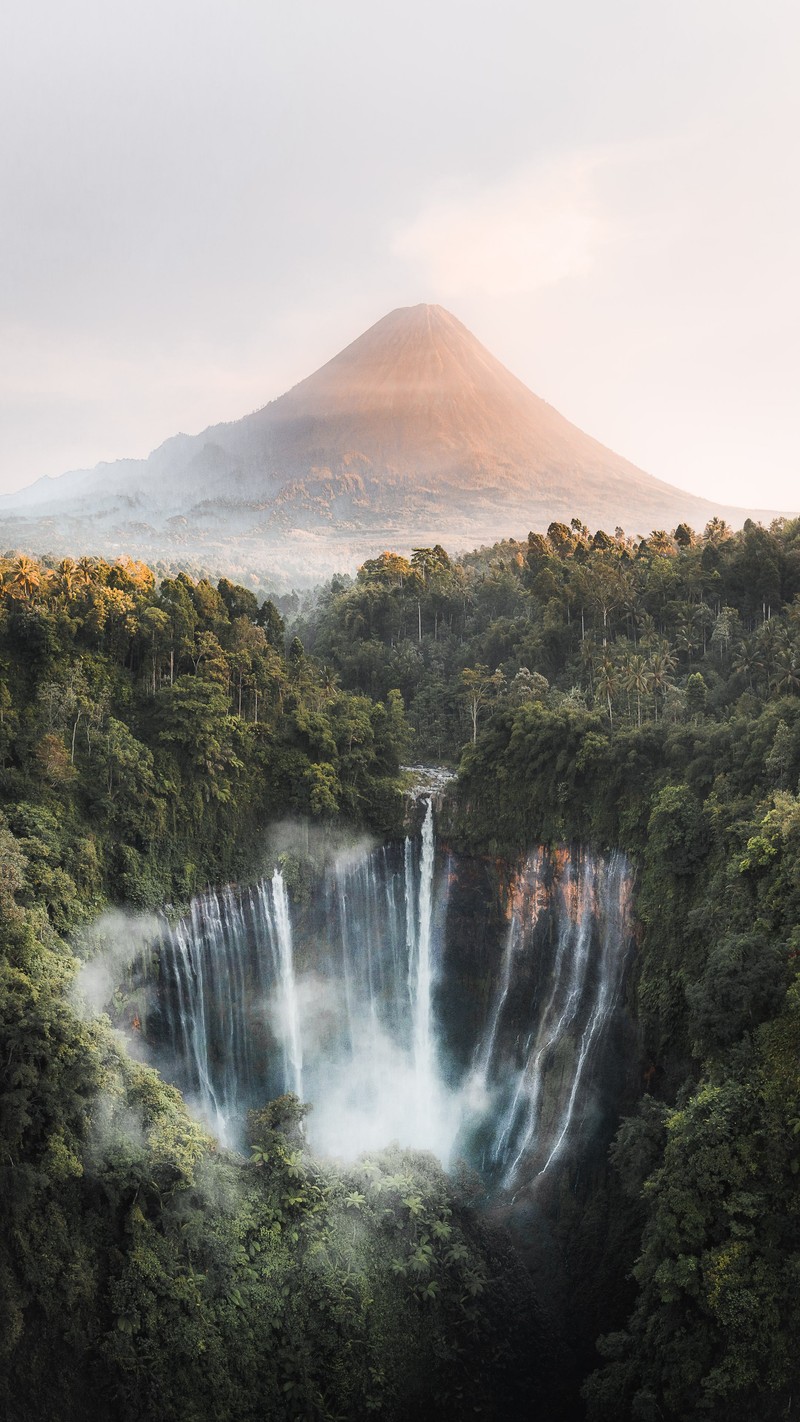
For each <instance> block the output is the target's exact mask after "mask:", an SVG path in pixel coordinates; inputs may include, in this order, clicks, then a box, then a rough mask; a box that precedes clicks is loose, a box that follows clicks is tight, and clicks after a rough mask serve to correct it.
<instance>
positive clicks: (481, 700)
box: [461, 665, 505, 745]
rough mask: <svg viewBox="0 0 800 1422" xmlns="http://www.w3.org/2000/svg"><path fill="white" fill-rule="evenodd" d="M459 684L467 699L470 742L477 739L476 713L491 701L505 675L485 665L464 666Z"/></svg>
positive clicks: (502, 684)
mask: <svg viewBox="0 0 800 1422" xmlns="http://www.w3.org/2000/svg"><path fill="white" fill-rule="evenodd" d="M461 684H462V686H463V688H464V694H465V696H466V699H467V706H468V708H469V714H470V719H471V722H472V742H473V745H474V744H475V742H476V740H477V739H478V713H479V711H480V710H481V708H482V707H483V706H485V705H487V704H488V703H489V702H491V701H493V700H494V699H495V697H496V696H497V695H498V694H499V692H500V690H501V689H502V687H503V686H504V684H505V677H504V676H503V673H502V672H501V671H500V670H499V668H498V670H497V671H494V672H490V671H489V668H488V667H486V666H480V665H479V666H476V667H465V669H464V671H462V673H461Z"/></svg>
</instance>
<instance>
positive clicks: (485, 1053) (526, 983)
mask: <svg viewBox="0 0 800 1422" xmlns="http://www.w3.org/2000/svg"><path fill="white" fill-rule="evenodd" d="M414 808H415V810H416V818H417V821H418V832H417V833H415V834H409V835H408V836H407V837H406V838H405V840H404V842H399V841H395V842H388V843H386V844H384V845H380V846H377V847H376V846H374V845H372V844H369V843H361V844H356V845H355V846H352V847H349V848H343V847H341V846H339V847H337V846H336V845H335V844H334V845H332V846H329V847H328V853H327V854H326V856H325V862H323V863H320V862H317V864H316V865H315V866H313V867H312V868H311V870H310V871H307V872H306V874H305V876H304V877H301V876H300V875H299V874H298V873H297V861H294V864H290V865H289V866H288V867H286V864H285V865H284V869H283V870H282V869H281V867H275V868H274V869H273V871H272V872H271V873H269V872H268V873H267V874H265V875H264V877H262V878H260V879H258V880H257V882H256V883H254V884H252V885H251V886H249V887H248V886H246V887H240V888H239V887H235V886H227V887H225V888H222V889H220V890H217V891H213V890H209V891H207V892H206V893H204V894H202V895H200V896H198V897H196V898H195V899H194V900H193V901H192V904H191V907H190V911H189V913H188V914H187V915H186V916H185V917H182V918H181V919H180V920H179V921H178V922H177V923H170V922H169V920H168V919H167V918H166V917H164V918H163V919H162V925H161V932H160V937H159V940H158V941H157V942H156V943H154V944H153V945H152V946H151V948H150V949H148V951H147V952H146V954H145V955H144V957H143V958H142V959H141V960H140V962H139V963H138V964H137V966H136V969H135V974H134V981H135V983H136V990H135V991H134V993H133V995H132V997H131V999H130V1003H131V1004H135V1008H134V1006H130V1005H129V1012H133V1011H134V1010H135V1014H136V1021H137V1024H139V1025H140V1027H141V1032H142V1036H143V1038H144V1041H145V1043H146V1044H147V1048H148V1050H149V1052H150V1053H151V1055H152V1060H153V1062H154V1063H155V1064H156V1065H158V1066H159V1068H160V1069H161V1071H162V1074H163V1075H165V1076H166V1077H167V1079H169V1080H172V1081H174V1082H175V1084H176V1085H177V1086H179V1087H180V1089H181V1091H182V1092H183V1094H184V1095H185V1097H186V1099H187V1100H188V1101H189V1103H190V1104H191V1105H192V1106H193V1108H194V1109H195V1110H196V1112H197V1113H198V1115H199V1116H200V1118H201V1119H202V1120H203V1121H204V1123H205V1124H207V1126H208V1127H209V1128H210V1129H211V1130H213V1131H214V1132H215V1133H216V1134H217V1136H218V1137H219V1139H220V1141H221V1142H222V1143H223V1144H226V1145H229V1146H235V1147H237V1146H241V1142H242V1139H243V1132H244V1124H245V1116H246V1112H247V1111H248V1109H255V1108H258V1107H260V1106H262V1105H263V1104H264V1102H265V1101H267V1100H269V1099H271V1098H275V1097H278V1096H280V1095H282V1094H284V1093H286V1092H294V1093H295V1094H296V1095H297V1097H298V1098H300V1099H301V1100H304V1101H307V1102H309V1103H310V1104H311V1106H312V1108H313V1109H312V1112H311V1115H310V1117H309V1120H308V1123H307V1136H308V1145H309V1148H310V1149H311V1150H312V1151H313V1152H317V1153H319V1154H321V1155H323V1156H331V1157H340V1158H344V1159H354V1158H355V1157H357V1156H359V1155H360V1154H362V1153H364V1152H368V1151H370V1150H376V1149H380V1148H382V1147H384V1146H386V1145H388V1144H390V1143H391V1142H393V1141H396V1142H398V1143H399V1144H400V1145H401V1146H404V1147H411V1148H416V1149H425V1150H431V1151H433V1152H434V1154H435V1155H436V1156H437V1157H438V1158H439V1159H440V1160H441V1161H442V1162H443V1163H444V1164H445V1165H446V1166H447V1165H450V1164H452V1163H453V1162H455V1161H456V1160H459V1159H464V1160H466V1161H467V1162H468V1164H469V1165H470V1166H472V1167H473V1168H474V1169H476V1170H477V1171H479V1172H480V1174H481V1175H482V1176H483V1178H484V1180H485V1181H486V1182H487V1184H488V1185H489V1186H490V1187H491V1189H492V1191H493V1192H494V1193H496V1194H499V1195H508V1194H509V1193H511V1194H514V1193H516V1192H517V1191H522V1192H523V1193H525V1192H531V1191H534V1190H535V1189H537V1188H538V1187H539V1185H540V1184H542V1183H544V1182H545V1178H546V1177H547V1176H548V1173H549V1172H551V1173H552V1172H554V1171H555V1167H556V1166H560V1165H563V1164H564V1163H565V1162H567V1161H570V1160H572V1159H574V1157H575V1156H576V1155H577V1156H579V1155H580V1152H581V1151H582V1150H584V1149H586V1148H587V1146H588V1145H591V1143H592V1141H593V1139H594V1137H595V1136H597V1135H598V1133H599V1134H600V1135H601V1136H604V1137H605V1139H606V1140H607V1139H608V1136H609V1134H610V1131H609V1128H610V1129H611V1130H613V1128H614V1125H615V1122H616V1117H617V1114H618V1111H619V1098H620V1092H621V1089H622V1084H623V1081H624V1078H625V1070H626V1063H625V1057H626V1050H625V1048H626V1042H627V1046H628V1048H629V1050H628V1053H627V1055H628V1056H629V1057H631V1058H632V1057H635V1048H633V1047H632V1046H631V1042H630V1030H631V1029H630V1025H629V1023H628V1022H627V1019H626V1014H625V1010H624V981H625V974H626V968H627V966H628V964H629V962H630V959H631V952H632V941H633V923H632V914H631V884H632V874H631V869H630V866H629V865H628V863H627V861H626V859H625V857H624V855H622V854H612V855H610V856H608V857H607V858H604V857H602V856H600V855H599V854H596V853H592V852H590V851H589V850H581V849H580V848H578V847H572V848H569V847H567V846H562V847H560V848H558V849H556V850H546V849H543V848H539V849H536V850H534V851H532V852H531V853H529V854H528V855H526V856H522V857H521V858H520V860H519V862H518V863H516V864H503V863H497V864H491V863H489V862H488V861H486V860H480V859H477V860H476V859H474V858H470V857H468V856H464V855H460V854H459V853H458V852H456V851H455V850H454V849H453V848H452V847H449V846H448V845H447V844H446V843H443V842H441V841H440V840H439V839H438V837H437V834H436V829H435V812H434V804H433V797H432V796H427V797H426V798H423V799H421V800H420V801H419V802H418V804H417V805H416V806H415V807H414ZM283 858H284V861H286V859H287V856H283ZM278 864H280V859H279V861H278ZM292 868H294V870H295V889H294V891H292V889H291V888H290V887H289V884H287V879H289V880H290V881H291V879H292V872H291V871H292Z"/></svg>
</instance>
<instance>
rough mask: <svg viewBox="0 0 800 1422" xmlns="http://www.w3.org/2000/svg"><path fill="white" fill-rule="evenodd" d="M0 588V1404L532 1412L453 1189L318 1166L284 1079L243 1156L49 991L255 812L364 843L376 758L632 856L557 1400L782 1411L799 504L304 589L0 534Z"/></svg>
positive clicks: (189, 1413) (651, 1410)
mask: <svg viewBox="0 0 800 1422" xmlns="http://www.w3.org/2000/svg"><path fill="white" fill-rule="evenodd" d="M0 599H1V600H0V838H2V841H3V844H2V877H1V878H0V894H2V928H1V929H0V932H2V950H3V954H2V960H1V961H0V973H2V979H0V1019H1V1020H2V1027H1V1028H0V1082H1V1083H2V1086H1V1088H0V1090H1V1092H2V1094H1V1095H0V1113H1V1114H0V1145H1V1146H2V1151H1V1152H0V1171H2V1181H0V1187H1V1188H0V1212H2V1224H3V1227H2V1243H0V1309H2V1314H3V1317H2V1327H0V1349H2V1350H3V1367H2V1382H0V1387H2V1389H4V1393H3V1405H4V1408H5V1411H6V1413H7V1415H9V1417H11V1418H13V1419H19V1422H37V1419H39V1418H45V1417H47V1418H57V1419H61V1418H64V1419H70V1422H71V1419H73V1418H76V1419H77V1418H79V1417H83V1416H86V1415H89V1414H91V1415H96V1416H98V1417H105V1416H108V1417H111V1416H114V1417H122V1418H134V1417H137V1418H141V1417H152V1418H153V1419H155V1418H159V1419H161V1418H164V1419H169V1418H175V1419H178V1418H180V1419H195V1418H196V1419H198V1422H200V1419H205V1418H208V1417H212V1416H213V1417H215V1418H216V1417H219V1418H226V1417H229V1418H231V1419H233V1418H248V1417H256V1416H261V1415H263V1414H264V1413H265V1412H266V1413H268V1414H269V1415H271V1416H276V1417H286V1418H296V1417H297V1418H301V1417H302V1418H305V1417H315V1418H316V1417H318V1418H354V1419H356V1418H360V1417H362V1416H364V1417H366V1416H369V1415H375V1416H382V1417H387V1418H404V1417H407V1416H410V1415H419V1416H421V1417H422V1416H428V1415H430V1416H454V1417H458V1416H467V1415H470V1416H471V1415H474V1414H476V1413H477V1414H479V1415H482V1416H487V1417H497V1418H498V1419H499V1418H513V1417H516V1416H520V1417H522V1416H526V1417H527V1416H536V1415H540V1416H541V1417H543V1418H549V1417H558V1416H562V1415H566V1413H565V1412H564V1411H563V1409H562V1399H561V1394H560V1379H561V1377H562V1375H563V1374H564V1372H565V1371H566V1370H567V1368H568V1366H569V1365H568V1361H567V1360H566V1358H565V1356H564V1355H563V1354H562V1353H561V1352H560V1348H559V1342H558V1340H557V1339H556V1338H555V1337H554V1336H553V1332H552V1327H551V1325H550V1324H549V1323H548V1319H547V1316H546V1313H545V1311H544V1310H543V1309H542V1306H541V1304H540V1303H539V1302H538V1300H537V1295H536V1280H535V1279H533V1280H531V1279H530V1278H529V1277H528V1276H527V1275H526V1273H525V1270H524V1269H523V1267H522V1265H521V1264H520V1263H519V1261H518V1259H517V1257H516V1256H515V1254H514V1252H513V1250H512V1249H511V1247H510V1245H509V1244H508V1243H507V1242H506V1239H505V1236H504V1235H502V1234H499V1233H497V1232H495V1231H494V1230H493V1229H492V1228H490V1225H489V1223H488V1221H487V1219H486V1218H485V1216H483V1215H482V1214H481V1213H480V1212H479V1211H477V1210H476V1209H475V1208H474V1204H473V1203H471V1198H472V1197H471V1191H472V1190H473V1189H474V1182H470V1181H469V1180H468V1179H466V1178H464V1179H462V1180H457V1181H455V1182H454V1181H452V1180H448V1178H447V1177H446V1176H445V1175H444V1174H443V1172H441V1171H440V1170H439V1169H438V1168H437V1167H436V1166H435V1165H434V1164H433V1162H432V1161H431V1159H430V1158H426V1157H424V1156H412V1155H409V1154H407V1153H406V1154H398V1153H397V1152H395V1153H387V1154H385V1155H384V1156H381V1157H376V1158H375V1159H374V1160H371V1161H368V1162H364V1163H362V1164H361V1165H357V1166H354V1167H352V1168H351V1169H350V1170H342V1169H334V1168H333V1167H331V1166H329V1165H323V1164H320V1163H319V1162H315V1161H313V1160H311V1159H310V1158H309V1157H308V1156H307V1155H306V1154H305V1152H303V1150H302V1137H301V1135H300V1134H299V1129H298V1121H299V1116H300V1114H301V1108H300V1107H299V1105H298V1103H296V1102H294V1101H293V1100H291V1099H286V1100H283V1101H281V1102H278V1103H274V1104H273V1105H271V1106H267V1104H266V1103H265V1109H264V1111H263V1112H261V1113H258V1114H257V1115H256V1116H255V1117H254V1118H253V1120H252V1123H251V1153H250V1158H249V1159H247V1160H245V1159H241V1158H238V1157H235V1156H233V1155H230V1154H227V1153H225V1152H221V1151H219V1150H218V1149H217V1148H216V1146H215V1144H214V1142H213V1141H212V1140H211V1139H210V1138H209V1137H208V1136H206V1135H205V1134H204V1132H203V1131H201V1129H200V1128H199V1127H198V1126H197V1125H196V1124H195V1123H194V1122H193V1121H192V1120H191V1118H190V1117H189V1116H188V1114H187V1113H186V1111H185V1109H184V1107H183V1104H182V1102H181V1100H180V1097H179V1096H178V1095H177V1093H176V1092H175V1091H174V1090H172V1089H171V1088H169V1087H167V1086H165V1085H164V1084H163V1083H162V1082H161V1081H160V1079H159V1078H158V1077H157V1076H156V1075H155V1073H153V1072H152V1071H151V1070H150V1069H148V1068H146V1067H144V1066H142V1065H141V1064H139V1063H136V1062H133V1061H132V1060H131V1059H130V1058H129V1057H128V1056H127V1055H126V1054H125V1052H124V1050H123V1048H122V1046H121V1044H120V1041H119V1039H118V1038H117V1037H116V1036H115V1035H114V1034H113V1032H112V1031H111V1029H110V1027H109V1025H108V1023H107V1022H106V1021H105V1020H104V1019H97V1018H95V1017H93V1016H91V1015H90V1014H88V1013H87V1012H86V1010H85V1009H82V1007H81V1005H80V1001H79V998H78V997H77V996H76V993H75V989H74V981H75V977H76V973H77V972H78V969H79V967H80V962H79V956H78V952H77V951H76V948H75V946H74V943H75V942H76V941H77V940H75V932H76V930H77V929H78V928H79V927H80V925H81V924H83V923H85V922H87V921H88V920H90V919H91V918H93V917H94V916H95V915H96V914H97V913H98V912H99V911H100V910H101V909H102V908H103V907H104V906H106V905H108V904H110V903H113V904H117V905H121V906H131V907H136V908H141V907H145V906H157V905H159V904H163V903H176V904H177V903H181V902H185V901H186V900H187V899H188V897H189V896H190V895H191V894H192V893H193V892H194V891H196V890H197V889H199V888H200V887H202V886H203V885H204V884H207V883H214V882H224V881H226V880H229V879H231V878H233V877H236V876H246V875H247V874H248V873H251V872H254V871H255V870H256V869H257V868H258V867H259V863H260V860H261V857H262V856H263V850H264V842H265V840H264V837H265V834H266V832H267V830H268V827H269V825H270V824H272V823H274V822H275V821H276V820H280V819H281V818H283V817H284V816H286V815H295V816H305V817H310V818H314V819H317V820H319V821H321V822H323V823H328V822H332V821H333V820H335V819H336V818H341V817H343V818H345V819H347V820H348V821H350V822H352V823H355V824H358V825H361V826H364V827H366V828H368V829H370V830H371V831H372V832H374V833H375V834H377V835H379V836H388V835H391V834H393V833H397V832H398V831H399V828H400V826H401V823H402V794H401V785H400V780H399V778H398V772H399V767H400V764H401V761H403V760H405V759H407V758H409V757H412V756H413V757H415V758H418V759H420V760H430V759H433V760H438V761H444V762H447V763H449V764H451V765H453V766H454V767H457V768H458V771H459V774H458V781H457V784H456V789H455V792H454V794H453V796H452V797H451V800H450V805H449V809H448V833H449V834H450V836H451V837H452V839H453V842H454V843H457V844H458V845H460V846H462V847H463V848H465V849H467V850H470V851H472V852H474V853H477V854H489V855H493V856H498V855H505V856H508V857H511V858H513V857H514V856H518V855H519V854H520V853H521V852H522V851H524V850H525V849H526V848H528V847H529V846H530V845H532V844H534V843H539V842H544V843H548V844H552V843H557V842H562V841H577V842H584V843H589V844H592V845H595V846H598V847H601V848H603V847H619V848H622V849H625V850H626V851H627V853H628V854H629V855H630V857H631V859H632V860H633V862H634V864H635V866H636V870H637V885H638V887H637V914H638V919H639V925H640V928H639V952H638V958H637V964H636V971H635V974H634V980H633V982H632V985H631V989H630V992H631V1000H630V1008H631V1011H632V1012H633V1013H634V1014H635V1018H636V1022H637V1028H638V1035H639V1043H640V1053H641V1063H640V1065H641V1081H640V1092H639V1095H638V1099H637V1100H636V1101H632V1102H631V1103H630V1107H631V1109H630V1112H629V1114H628V1115H626V1117H625V1119H624V1120H623V1121H622V1124H621V1126H620V1129H619V1132H618V1134H617V1136H616V1139H615V1141H614V1144H613V1146H612V1150H611V1156H610V1161H609V1164H608V1167H607V1169H606V1170H605V1171H604V1173H603V1178H602V1180H601V1181H599V1182H597V1181H596V1182H595V1185H596V1188H597V1191H598V1192H599V1193H598V1198H599V1196H600V1195H602V1212H604V1214H603V1218H604V1219H605V1221H606V1222H608V1221H610V1222H611V1224H610V1232H611V1234H612V1235H613V1238H614V1239H615V1240H619V1241H623V1243H622V1244H621V1245H620V1250H619V1258H618V1259H617V1260H616V1262H615V1268H616V1277H617V1280H618V1281H622V1282H623V1284H624V1286H622V1284H621V1285H620V1287H619V1288H615V1289H614V1290H613V1291H612V1292H613V1298H612V1297H609V1300H608V1304H607V1312H606V1313H605V1314H604V1313H603V1307H602V1299H601V1300H600V1302H599V1304H598V1306H597V1307H596V1308H595V1310H594V1315H595V1316H596V1321H597V1324H598V1330H601V1331H602V1333H603V1336H602V1338H601V1340H600V1344H599V1350H600V1357H601V1359H602V1360H603V1361H602V1362H601V1366H600V1367H599V1368H598V1369H597V1371H595V1372H594V1374H593V1375H592V1376H591V1377H590V1378H589V1380H588V1382H587V1383H586V1390H585V1395H586V1406H587V1408H588V1411H589V1415H590V1417H592V1418H596V1419H605V1418H608V1419H611V1418H625V1417H630V1418H637V1419H656V1418H659V1419H660V1418H674V1419H684V1418H698V1419H700V1418H705V1417H719V1418H722V1417H725V1418H733V1419H737V1418H742V1419H744V1418H745V1417H747V1418H749V1417H751V1416H753V1415H756V1416H758V1417H763V1418H778V1417H783V1416H785V1415H787V1414H788V1412H789V1409H790V1407H791V1398H792V1395H793V1392H794V1391H795V1390H796V1388H797V1385H798V1376H797V1373H798V1367H797V1363H796V1359H795V1351H794V1347H793V1337H794V1333H795V1331H796V1328H797V1326H798V1324H800V1318H799V1317H798V1314H799V1313H800V1303H798V1300H800V1287H798V1286H799V1285H800V1218H799V1214H800V1211H799V1208H798V1207H799V1205H800V1201H799V1200H798V1184H799V1183H800V984H799V983H798V976H797V974H798V962H797V955H798V951H800V799H799V798H798V780H799V779H800V523H796V522H795V523H789V522H780V523H777V524H775V525H773V526H772V528H771V529H769V530H766V529H763V528H761V527H757V526H755V525H752V524H747V525H745V528H744V530H742V531H741V532H740V533H736V534H732V533H731V531H730V530H729V529H727V528H726V527H725V526H724V525H723V524H721V523H719V522H716V521H715V522H713V523H712V524H710V525H709V526H708V528H707V529H706V530H705V532H704V533H703V534H702V535H695V534H694V533H693V531H692V530H691V529H689V528H687V527H685V526H681V527H679V528H678V529H676V530H675V531H674V533H673V534H671V535H667V534H666V533H663V532H660V533H654V534H653V535H651V537H650V538H648V539H646V540H638V541H636V540H631V539H629V538H627V537H626V536H625V535H624V533H622V531H621V530H617V531H616V532H615V533H614V534H613V535H609V534H606V533H603V532H597V533H595V534H594V535H591V534H590V533H589V531H588V530H587V529H586V528H584V526H583V525H582V524H581V523H580V522H579V521H578V520H573V523H572V525H571V526H570V527H566V526H565V525H562V524H554V525H551V527H550V529H549V530H548V533H547V535H546V536H545V535H540V534H531V535H530V536H529V538H528V540H527V542H524V543H522V542H513V541H509V542H508V543H503V544H501V545H498V546H496V547H494V548H491V549H485V550H480V551H479V552H476V553H474V554H471V555H468V556H466V557H464V558H462V559H460V560H454V559H452V558H450V557H449V556H448V554H447V553H446V552H445V550H443V549H442V548H440V547H438V546H437V547H434V548H426V549H418V550H416V552H415V553H414V554H413V555H412V557H411V558H410V559H405V558H403V557H400V556H399V555H396V554H392V553H386V554H383V555H382V556H381V557H379V558H376V559H374V560H372V561H370V562H369V563H367V564H365V565H364V567H363V568H361V569H360V570H359V573H358V575H357V577H356V578H355V579H354V580H350V579H349V578H336V579H333V580H332V581H331V582H330V583H329V584H328V585H327V586H326V587H325V588H323V589H321V590H320V591H319V592H318V593H317V594H315V595H314V597H313V598H310V599H306V601H305V603H304V604H302V605H301V604H299V603H298V600H297V599H293V598H287V599H283V600H281V599H278V600H277V605H276V604H275V603H272V602H270V601H267V602H264V603H261V604H259V602H258V601H257V599H256V598H255V596H254V595H253V594H252V593H251V592H249V591H248V590H246V589H244V588H242V587H238V586H236V585H234V584H232V583H230V582H228V581H226V580H225V579H222V580H221V581H220V582H219V583H218V584H217V585H216V586H213V585H212V584H211V583H210V582H208V581H206V580H202V579H201V580H200V581H194V580H193V579H192V578H190V577H188V576H186V575H181V576H178V577H177V578H166V579H164V580H162V581H161V583H160V584H159V585H156V583H155V580H154V578H153V575H152V574H151V573H150V572H149V570H147V569H146V568H144V567H142V566H141V565H138V564H134V563H131V562H129V561H126V560H120V561H118V562H116V563H113V564H108V563H106V562H104V561H102V560H97V559H81V560H80V561H78V562H77V563H76V562H72V561H71V560H64V561H62V562H61V563H60V564H58V565H57V566H52V567H51V566H47V565H46V564H44V563H36V562H34V561H32V560H30V559H27V558H25V557H22V556H19V557H14V558H8V559H6V560H5V562H4V564H3V567H2V588H1V589H0ZM284 618H285V619H286V623H285V622H284ZM287 624H288V625H287ZM71 944H73V946H71ZM585 1203H586V1202H585V1201H584V1204H585ZM602 1212H601V1213H602ZM598 1217H599V1216H598ZM569 1220H570V1221H574V1215H570V1216H569ZM565 1227H566V1226H565ZM600 1253H601V1251H600V1250H599V1249H598V1252H597V1257H598V1258H599V1255H600ZM586 1259H587V1260H588V1264H589V1267H590V1268H591V1267H592V1259H593V1256H592V1254H591V1250H589V1252H588V1253H587V1255H586ZM626 1276H630V1277H629V1278H626ZM575 1287H576V1288H577V1287H578V1281H575ZM585 1287H586V1290H587V1291H588V1292H590V1293H595V1294H596V1293H597V1287H596V1281H593V1280H590V1279H587V1280H586V1281H585ZM620 1309H622V1310H623V1312H622V1314H621V1315H620ZM567 1405H568V1404H567V1403H566V1402H564V1403H563V1407H566V1406H567Z"/></svg>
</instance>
